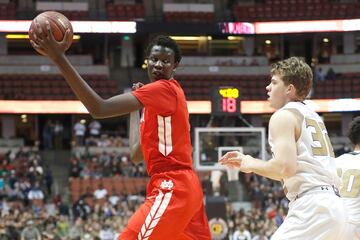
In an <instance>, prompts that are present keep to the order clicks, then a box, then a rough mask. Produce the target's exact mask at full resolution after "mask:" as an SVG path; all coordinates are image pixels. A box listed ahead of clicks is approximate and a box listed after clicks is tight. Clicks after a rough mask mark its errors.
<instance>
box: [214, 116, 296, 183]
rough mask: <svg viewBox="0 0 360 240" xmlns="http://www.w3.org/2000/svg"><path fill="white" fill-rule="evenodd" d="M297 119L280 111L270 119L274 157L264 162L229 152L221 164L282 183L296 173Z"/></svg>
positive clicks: (221, 160)
mask: <svg viewBox="0 0 360 240" xmlns="http://www.w3.org/2000/svg"><path fill="white" fill-rule="evenodd" d="M296 127H297V119H296V118H295V116H293V114H292V113H291V112H289V111H278V112H276V113H274V114H273V116H272V117H271V119H270V123H269V128H270V133H271V136H272V140H273V143H274V146H273V151H274V152H273V154H274V157H273V158H272V159H271V160H269V161H264V160H260V159H256V158H253V157H251V156H250V155H244V154H242V153H240V152H229V153H227V154H225V155H224V156H223V157H222V158H221V159H220V160H219V162H220V163H221V164H223V165H226V166H228V167H238V168H240V171H242V172H246V173H250V172H253V173H256V174H258V175H261V176H264V177H267V178H271V179H274V180H278V181H281V180H282V179H285V178H288V177H291V176H293V175H294V174H295V173H296V168H297V163H296V156H297V155H296V137H295V132H296Z"/></svg>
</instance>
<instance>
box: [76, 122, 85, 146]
mask: <svg viewBox="0 0 360 240" xmlns="http://www.w3.org/2000/svg"><path fill="white" fill-rule="evenodd" d="M84 121H85V120H80V119H79V120H78V121H77V122H76V123H75V125H74V133H75V139H76V146H80V147H81V146H84V140H85V133H86V126H85V124H84Z"/></svg>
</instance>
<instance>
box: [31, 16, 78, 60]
mask: <svg viewBox="0 0 360 240" xmlns="http://www.w3.org/2000/svg"><path fill="white" fill-rule="evenodd" d="M35 20H36V21H37V22H38V24H39V25H40V27H41V29H42V36H39V37H41V38H43V37H46V36H47V33H48V31H47V29H46V20H47V21H49V24H50V28H51V32H52V34H53V36H54V39H55V40H56V41H59V42H61V41H62V40H63V38H64V35H65V32H66V30H68V29H70V35H69V38H68V39H66V50H67V49H69V47H70V46H71V43H72V39H73V28H72V26H71V23H70V21H69V20H68V19H67V18H66V17H65V16H64V15H62V14H61V13H58V12H53V11H47V12H43V13H41V14H39V15H37V16H36V17H35V18H34V20H33V21H32V22H31V25H30V29H29V38H30V39H31V40H32V41H34V42H35V43H36V40H35V39H34V37H33V35H32V34H31V31H30V30H33V31H35ZM39 53H40V54H42V55H45V54H44V53H42V52H39Z"/></svg>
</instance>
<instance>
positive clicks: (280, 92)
mask: <svg viewBox="0 0 360 240" xmlns="http://www.w3.org/2000/svg"><path fill="white" fill-rule="evenodd" d="M287 89H288V87H287V86H285V84H284V82H283V81H282V80H281V78H280V76H279V75H273V76H272V78H271V81H270V84H269V85H267V86H266V91H267V95H268V96H269V97H268V100H269V102H270V106H271V107H272V108H275V109H279V108H282V107H283V106H284V105H285V104H286V101H287Z"/></svg>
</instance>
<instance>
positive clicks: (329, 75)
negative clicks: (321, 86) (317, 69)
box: [325, 67, 336, 80]
mask: <svg viewBox="0 0 360 240" xmlns="http://www.w3.org/2000/svg"><path fill="white" fill-rule="evenodd" d="M325 79H326V80H335V79H336V73H335V71H334V69H333V68H332V67H330V68H329V70H328V72H327V73H326V76H325Z"/></svg>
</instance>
